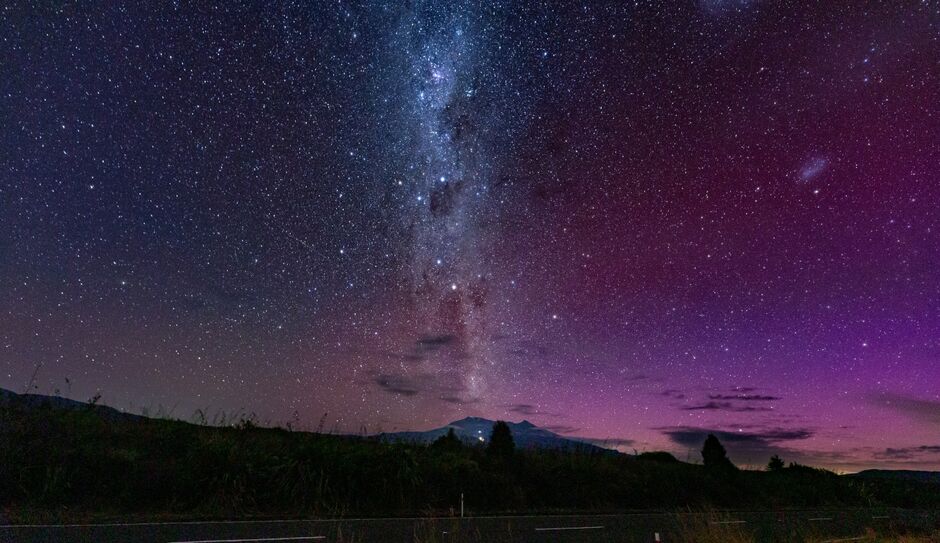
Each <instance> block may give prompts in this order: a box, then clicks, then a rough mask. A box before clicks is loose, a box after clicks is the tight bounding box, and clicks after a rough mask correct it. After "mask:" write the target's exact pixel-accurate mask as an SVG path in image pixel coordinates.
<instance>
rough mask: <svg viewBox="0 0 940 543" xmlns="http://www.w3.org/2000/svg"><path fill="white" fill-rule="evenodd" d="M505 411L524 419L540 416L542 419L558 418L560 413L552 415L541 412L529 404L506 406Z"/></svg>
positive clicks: (537, 407)
mask: <svg viewBox="0 0 940 543" xmlns="http://www.w3.org/2000/svg"><path fill="white" fill-rule="evenodd" d="M506 410H507V411H509V412H510V413H516V414H519V415H522V416H525V417H532V416H542V417H560V416H561V413H553V412H550V411H542V410H541V409H540V408H539V406H537V405H533V404H530V403H514V404H509V405H507V406H506Z"/></svg>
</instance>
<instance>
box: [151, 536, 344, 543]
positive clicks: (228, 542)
mask: <svg viewBox="0 0 940 543" xmlns="http://www.w3.org/2000/svg"><path fill="white" fill-rule="evenodd" d="M315 539H326V537H325V536H322V535H310V536H300V537H260V538H255V539H200V540H198V541H171V542H170V543H249V542H252V541H255V542H257V541H313V540H315Z"/></svg>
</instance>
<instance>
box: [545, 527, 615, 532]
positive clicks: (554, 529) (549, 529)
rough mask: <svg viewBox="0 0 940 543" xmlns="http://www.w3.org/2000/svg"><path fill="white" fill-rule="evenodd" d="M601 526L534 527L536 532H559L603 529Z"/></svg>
mask: <svg viewBox="0 0 940 543" xmlns="http://www.w3.org/2000/svg"><path fill="white" fill-rule="evenodd" d="M603 529H604V527H603V526H560V527H558V528H536V529H535V531H536V532H560V531H562V530H603Z"/></svg>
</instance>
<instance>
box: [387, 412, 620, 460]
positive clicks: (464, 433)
mask: <svg viewBox="0 0 940 543" xmlns="http://www.w3.org/2000/svg"><path fill="white" fill-rule="evenodd" d="M495 422H496V421H493V420H490V419H485V418H481V417H466V418H463V419H460V420H455V421H453V422H451V423H449V424H446V425H444V426H441V427H440V428H434V429H433V430H427V431H424V432H419V431H412V432H388V433H382V434H379V435H378V436H377V437H379V438H380V439H382V440H385V441H402V442H407V443H432V442H433V441H434V440H436V439H437V438H439V437H442V436H444V435H446V434H447V432H448V431H449V430H450V429H453V430H454V434H456V435H457V437H458V438H459V439H460V440H461V441H463V442H464V443H466V444H468V445H474V444H476V445H482V444H485V443H487V442H488V441H489V438H490V431H491V430H492V429H493V424H494V423H495ZM506 424H508V425H509V429H510V430H511V431H512V437H513V440H514V441H515V443H516V447H519V448H523V449H565V450H575V449H576V450H579V451H589V452H598V453H605V454H620V453H619V452H618V451H615V450H613V449H608V448H605V447H601V446H598V445H595V444H593V443H589V442H587V441H582V440H579V439H578V438H568V437H563V436H560V435H558V434H556V433H554V432H552V431H550V430H546V429H545V428H539V427H538V426H536V425H534V424H532V423H531V422H529V421H527V420H523V421H521V422H507V423H506Z"/></svg>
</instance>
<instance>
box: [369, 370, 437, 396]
mask: <svg viewBox="0 0 940 543" xmlns="http://www.w3.org/2000/svg"><path fill="white" fill-rule="evenodd" d="M422 381H424V379H422V378H415V377H407V376H405V375H389V374H384V373H383V374H381V375H377V376H376V377H375V384H377V385H378V386H379V388H381V389H382V390H384V391H386V392H390V393H392V394H398V395H401V396H408V397H411V396H417V395H418V393H420V392H422V391H423V390H425V388H424V383H422Z"/></svg>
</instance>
